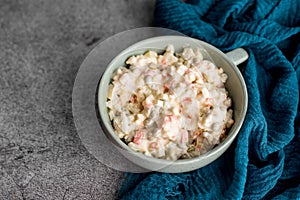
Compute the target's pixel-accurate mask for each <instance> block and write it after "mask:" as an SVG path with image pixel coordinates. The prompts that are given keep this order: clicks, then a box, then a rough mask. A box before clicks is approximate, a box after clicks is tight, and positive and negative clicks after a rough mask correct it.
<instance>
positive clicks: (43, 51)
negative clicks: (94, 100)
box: [0, 0, 155, 199]
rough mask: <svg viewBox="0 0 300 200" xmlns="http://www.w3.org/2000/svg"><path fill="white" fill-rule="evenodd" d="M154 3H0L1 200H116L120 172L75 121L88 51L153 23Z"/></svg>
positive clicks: (122, 0) (81, 0) (140, 0)
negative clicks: (96, 152) (94, 150)
mask: <svg viewBox="0 0 300 200" xmlns="http://www.w3.org/2000/svg"><path fill="white" fill-rule="evenodd" d="M154 3H155V2H154V0H110V1H105V0H102V1H101V0H100V1H96V0H94V1H91V0H79V1H72V0H64V1H61V0H55V1H47V0H38V1H37V0H28V1H21V0H0V199H114V198H115V197H116V192H117V189H118V187H119V184H120V182H121V178H122V173H121V172H118V171H115V170H113V169H110V168H108V167H106V166H105V165H103V164H102V163H100V162H99V161H97V160H96V159H95V158H94V157H93V156H91V155H90V154H89V153H88V152H87V150H86V149H85V148H84V146H83V145H82V143H81V141H80V139H79V137H78V135H77V132H76V129H75V126H74V123H73V119H72V106H71V105H72V99H71V96H72V87H73V83H74V80H75V77H76V73H77V70H78V69H79V66H80V64H81V62H82V61H83V59H84V58H85V56H86V55H87V54H88V52H89V51H90V50H91V49H92V48H93V47H94V46H95V45H96V44H97V42H99V41H100V40H102V39H105V38H107V37H109V36H110V35H113V34H115V33H118V32H120V31H124V30H127V29H132V28H136V27H144V26H151V25H152V18H153V10H154Z"/></svg>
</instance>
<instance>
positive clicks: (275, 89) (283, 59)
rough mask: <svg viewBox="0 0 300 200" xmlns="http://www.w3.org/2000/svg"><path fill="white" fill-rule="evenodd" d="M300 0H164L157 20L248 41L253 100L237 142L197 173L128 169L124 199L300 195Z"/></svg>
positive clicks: (224, 44) (210, 36)
mask: <svg viewBox="0 0 300 200" xmlns="http://www.w3.org/2000/svg"><path fill="white" fill-rule="evenodd" d="M299 10H300V2H299V1H298V0H282V1H279V0H277V1H274V0H262V1H254V0H233V1H218V0H215V1H211V0H201V1H200V0H189V1H186V2H183V1H181V0H168V1H167V0H157V1H156V9H155V23H156V25H157V26H160V27H165V28H169V29H173V30H177V31H180V32H182V33H184V34H186V35H188V36H191V37H194V38H197V39H200V40H203V41H206V42H208V43H210V44H212V45H214V46H216V47H217V48H220V49H221V50H223V51H229V50H232V49H234V48H237V47H243V48H245V49H246V50H247V51H248V53H249V55H250V57H249V60H248V62H247V65H246V67H245V71H243V76H244V79H245V81H246V85H247V90H248V95H249V108H248V112H247V115H246V118H245V122H244V124H243V126H242V128H241V131H240V133H239V135H238V137H237V139H236V141H235V142H234V144H233V145H232V146H231V147H230V148H229V149H228V151H226V152H225V153H224V154H223V155H222V156H221V157H220V158H219V159H217V160H216V161H214V162H213V163H211V164H210V165H208V166H206V167H203V168H201V169H198V170H195V171H193V172H189V173H181V174H167V173H155V172H152V173H147V174H133V173H126V174H125V177H126V178H125V180H124V182H123V185H122V187H121V188H120V190H119V197H120V199H242V198H243V199H264V198H265V199H270V198H274V199H282V198H285V199H297V198H298V199H300V154H299V152H300V112H299V109H298V103H299V81H298V80H299V78H300V44H299V42H300V12H299Z"/></svg>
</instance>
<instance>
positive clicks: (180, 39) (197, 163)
mask: <svg viewBox="0 0 300 200" xmlns="http://www.w3.org/2000/svg"><path fill="white" fill-rule="evenodd" d="M168 44H173V45H174V47H175V52H181V51H182V49H183V47H185V46H190V47H192V48H197V47H199V46H201V47H202V48H204V49H205V50H206V52H207V53H208V55H207V56H206V57H207V59H209V58H211V59H212V60H213V62H214V63H215V64H216V65H217V66H221V67H222V68H223V70H224V72H225V73H226V74H227V75H228V80H227V82H226V84H225V87H226V89H227V90H228V92H229V96H230V97H231V99H232V102H233V104H232V107H233V114H234V115H233V118H234V121H235V123H234V125H233V126H232V127H231V129H230V130H229V132H228V136H227V138H226V139H225V140H224V141H223V142H222V143H220V144H219V145H217V146H216V147H215V148H213V149H212V150H210V151H209V152H207V153H205V154H202V155H200V156H198V157H195V158H191V159H179V160H176V161H169V160H164V159H158V158H153V157H149V156H146V155H144V154H142V153H139V152H136V151H134V150H132V149H131V148H130V147H129V146H128V145H127V144H125V143H124V142H123V141H122V140H120V139H119V137H118V136H117V135H116V134H115V132H114V128H113V126H112V123H111V120H110V119H109V116H108V110H107V107H106V101H107V93H108V86H109V84H110V82H111V77H112V76H113V73H114V72H115V70H116V69H118V68H119V67H121V66H124V65H125V61H126V60H127V59H128V57H130V56H131V55H136V54H143V53H145V52H146V51H148V50H155V51H156V52H163V50H164V49H165V48H166V46H167V45H168ZM204 57H205V56H204ZM247 58H248V54H247V52H246V51H245V50H243V49H240V48H239V49H236V50H234V51H232V52H229V53H228V54H224V53H223V52H221V51H220V50H218V49H217V48H215V47H214V46H212V45H210V44H208V43H205V42H203V41H200V40H197V39H193V38H190V37H185V36H160V37H153V38H149V39H146V40H143V41H140V42H138V43H136V44H134V45H132V46H130V47H128V48H127V49H125V50H124V51H122V52H121V53H120V54H119V55H117V56H116V57H115V58H114V59H113V60H112V61H111V62H110V64H109V65H108V66H107V68H106V70H105V72H104V73H103V75H102V77H101V80H100V85H99V89H98V108H99V112H100V118H101V120H100V123H101V125H102V127H103V129H104V132H105V134H106V135H107V137H108V138H109V139H110V141H111V142H112V143H113V144H114V145H116V147H117V149H118V150H119V152H120V153H121V154H123V155H124V156H125V157H126V158H127V159H129V160H130V161H132V162H133V163H135V164H137V165H139V166H141V167H143V168H145V169H148V170H151V171H159V172H167V173H180V172H187V171H192V170H195V169H198V168H201V167H203V166H205V165H208V164H209V163H211V162H213V161H214V160H216V159H217V158H218V157H219V156H221V155H222V154H223V153H224V152H225V151H226V150H227V149H228V147H229V146H230V145H231V144H232V142H233V140H234V139H235V137H236V136H237V134H238V132H239V130H240V128H241V126H242V124H243V121H244V118H245V115H246V111H247V107H248V95H247V88H246V85H245V81H244V79H243V77H242V75H241V73H240V71H239V69H238V68H237V67H236V64H239V63H241V62H243V61H245V60H246V59H247Z"/></svg>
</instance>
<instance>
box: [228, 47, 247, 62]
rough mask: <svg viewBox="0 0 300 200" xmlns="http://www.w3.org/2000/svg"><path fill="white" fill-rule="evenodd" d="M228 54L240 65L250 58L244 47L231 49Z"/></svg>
mask: <svg viewBox="0 0 300 200" xmlns="http://www.w3.org/2000/svg"><path fill="white" fill-rule="evenodd" d="M226 55H227V57H228V58H229V59H230V60H231V61H232V62H233V63H234V64H235V65H239V64H241V63H243V62H245V61H246V60H247V59H248V58H249V54H248V53H247V51H246V50H245V49H243V48H237V49H234V50H232V51H229V52H227V53H226Z"/></svg>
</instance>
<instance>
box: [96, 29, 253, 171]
mask: <svg viewBox="0 0 300 200" xmlns="http://www.w3.org/2000/svg"><path fill="white" fill-rule="evenodd" d="M165 38H174V39H181V40H182V39H184V40H190V41H195V42H198V43H199V44H201V45H204V46H208V47H210V48H211V49H213V50H214V52H216V53H217V56H218V57H219V56H220V57H222V58H224V59H225V60H226V61H227V62H229V64H230V67H231V68H232V69H233V70H234V73H235V74H236V75H237V78H238V80H239V82H240V84H241V85H242V90H243V96H244V97H245V98H244V99H243V110H242V112H241V117H240V118H239V121H238V124H237V125H236V123H237V122H235V129H234V130H232V131H231V130H230V134H228V136H227V137H226V138H225V140H224V141H222V142H220V143H219V144H217V145H216V146H215V147H213V149H211V150H209V151H208V152H206V153H204V154H201V155H199V156H197V157H193V158H188V159H178V160H166V159H161V158H155V157H150V156H147V155H144V154H143V153H141V152H137V151H134V150H133V149H131V148H130V147H129V146H128V145H127V144H125V143H124V142H123V141H122V140H121V139H120V138H119V137H118V136H117V135H116V134H115V132H114V129H113V127H112V124H111V123H109V124H107V123H106V121H104V120H103V118H105V117H106V118H107V117H108V113H107V108H106V109H105V110H103V109H102V107H101V104H100V103H99V102H101V96H102V95H99V94H101V91H102V93H103V92H106V93H107V91H104V89H103V88H104V86H105V84H109V83H110V81H111V77H109V78H108V71H109V70H108V69H110V68H111V67H112V66H113V64H114V63H115V62H116V61H117V60H118V59H119V58H120V57H121V56H122V55H123V54H124V53H128V51H129V50H130V51H137V50H138V49H134V48H135V47H136V46H139V45H140V44H142V43H147V42H152V41H153V40H163V39H165ZM139 49H141V48H139ZM148 50H149V48H148ZM130 51H129V52H130ZM124 65H125V64H124ZM119 67H121V66H119ZM119 67H118V68H119ZM105 77H107V80H108V82H107V81H105ZM96 93H97V98H96V99H97V100H98V102H97V105H98V111H99V114H100V120H101V123H102V124H103V126H104V128H105V129H106V130H104V132H105V134H106V132H108V134H109V135H110V136H112V138H113V139H114V141H115V142H117V144H119V145H120V147H117V146H116V148H118V150H120V149H122V150H123V151H128V152H129V153H131V154H134V156H137V157H139V158H143V159H146V160H149V161H152V162H156V163H162V164H166V165H174V164H175V165H182V164H189V163H194V162H195V161H200V160H203V159H207V158H208V157H212V156H214V155H215V154H218V153H219V152H221V151H222V150H223V148H224V147H226V146H227V147H229V146H230V144H231V143H232V142H233V140H234V139H235V138H236V136H237V135H238V133H239V132H240V129H241V127H242V125H243V123H244V120H245V117H246V113H247V110H248V92H247V87H246V84H245V81H244V78H243V76H242V74H241V72H240V70H239V69H238V67H237V66H236V65H235V64H234V63H233V61H232V60H230V59H229V58H228V57H227V56H226V54H225V53H223V52H222V51H221V50H219V49H218V48H216V47H215V46H213V45H211V44H209V43H207V42H204V41H202V40H199V39H195V38H191V37H188V36H176V35H165V36H156V37H151V38H147V39H144V40H141V41H139V42H136V43H134V44H132V45H130V46H128V47H127V48H126V49H124V50H122V51H121V52H120V53H119V54H118V55H116V56H115V57H114V58H113V59H112V60H111V61H110V62H109V64H108V65H107V67H106V69H105V70H104V72H103V74H102V75H101V78H100V81H99V85H98V90H97V91H96ZM105 102H106V101H105ZM105 102H104V103H105ZM96 112H97V111H96ZM105 115H106V116H105ZM108 119H109V117H108ZM109 121H110V120H109ZM103 126H102V128H103ZM106 137H107V135H106ZM109 140H110V142H111V143H112V144H113V141H111V139H110V138H109ZM226 144H227V145H226ZM113 145H114V146H115V144H113Z"/></svg>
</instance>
